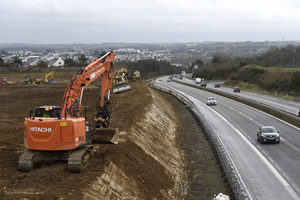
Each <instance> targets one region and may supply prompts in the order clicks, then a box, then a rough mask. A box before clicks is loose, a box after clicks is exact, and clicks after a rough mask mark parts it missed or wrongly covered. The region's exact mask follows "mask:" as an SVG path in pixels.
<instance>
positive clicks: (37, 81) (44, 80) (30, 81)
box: [24, 72, 54, 84]
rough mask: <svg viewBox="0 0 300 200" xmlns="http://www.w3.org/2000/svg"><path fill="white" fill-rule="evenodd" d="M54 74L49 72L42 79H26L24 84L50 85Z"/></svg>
mask: <svg viewBox="0 0 300 200" xmlns="http://www.w3.org/2000/svg"><path fill="white" fill-rule="evenodd" d="M53 76H54V72H49V73H48V74H46V75H45V77H44V78H32V77H26V79H25V80H24V84H40V83H50V82H51V81H52V80H53Z"/></svg>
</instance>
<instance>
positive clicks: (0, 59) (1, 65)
mask: <svg viewBox="0 0 300 200" xmlns="http://www.w3.org/2000/svg"><path fill="white" fill-rule="evenodd" d="M0 67H5V65H4V60H3V59H2V58H1V57H0Z"/></svg>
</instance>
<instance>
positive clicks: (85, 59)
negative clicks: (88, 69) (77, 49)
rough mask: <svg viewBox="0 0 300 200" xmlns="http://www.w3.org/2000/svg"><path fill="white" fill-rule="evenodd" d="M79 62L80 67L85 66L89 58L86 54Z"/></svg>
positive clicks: (82, 55)
mask: <svg viewBox="0 0 300 200" xmlns="http://www.w3.org/2000/svg"><path fill="white" fill-rule="evenodd" d="M78 60H79V64H80V65H85V64H86V63H85V62H86V61H87V60H88V58H87V57H85V55H84V54H81V56H80V57H79V58H78Z"/></svg>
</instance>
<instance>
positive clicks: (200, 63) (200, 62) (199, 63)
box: [195, 59, 204, 65]
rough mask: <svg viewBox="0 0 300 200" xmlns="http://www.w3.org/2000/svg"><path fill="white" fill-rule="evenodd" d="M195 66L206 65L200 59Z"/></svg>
mask: <svg viewBox="0 0 300 200" xmlns="http://www.w3.org/2000/svg"><path fill="white" fill-rule="evenodd" d="M195 64H196V65H204V63H203V61H202V60H200V59H199V60H196V61H195Z"/></svg>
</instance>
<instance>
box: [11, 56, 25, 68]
mask: <svg viewBox="0 0 300 200" xmlns="http://www.w3.org/2000/svg"><path fill="white" fill-rule="evenodd" d="M13 63H14V66H16V67H19V66H22V65H23V62H22V60H21V59H20V58H18V57H17V56H15V57H14V61H13Z"/></svg>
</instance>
